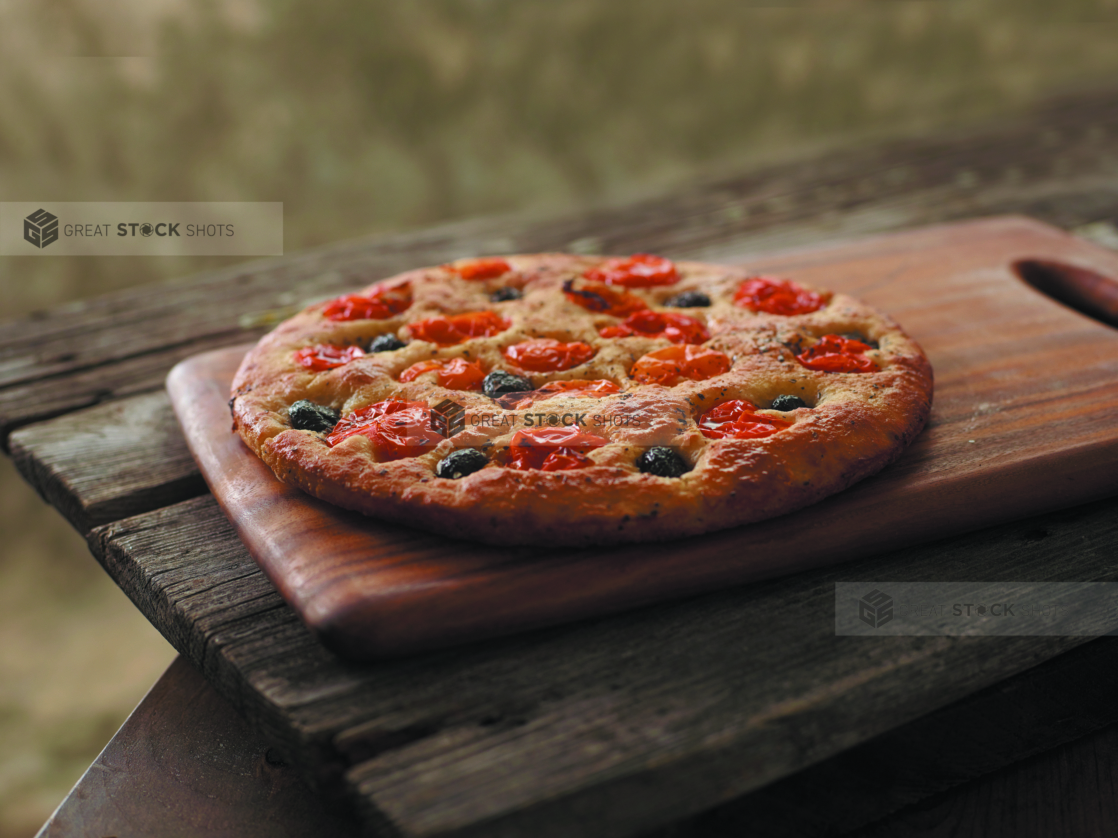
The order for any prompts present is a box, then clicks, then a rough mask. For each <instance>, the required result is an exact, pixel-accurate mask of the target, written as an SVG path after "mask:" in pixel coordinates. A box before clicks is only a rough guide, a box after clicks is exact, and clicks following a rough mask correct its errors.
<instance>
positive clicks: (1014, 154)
mask: <svg viewBox="0 0 1118 838" xmlns="http://www.w3.org/2000/svg"><path fill="white" fill-rule="evenodd" d="M1116 157H1118V91H1116V90H1104V91H1100V92H1093V93H1080V94H1077V95H1074V96H1067V97H1062V98H1058V99H1055V100H1053V101H1052V102H1050V103H1048V104H1047V105H1045V106H1043V107H1040V108H1037V109H1036V110H1035V111H1033V112H1032V113H1030V114H1028V115H1026V116H1025V117H1023V118H1021V119H1019V120H1012V121H1007V122H1003V123H1001V124H999V125H997V126H996V127H992V128H989V129H983V130H978V131H969V132H964V133H956V134H946V135H943V134H941V135H938V136H934V137H929V138H926V139H920V140H906V141H901V142H890V143H886V144H878V145H875V146H872V147H869V148H860V149H857V150H845V151H838V152H833V153H830V154H827V155H823V156H812V157H810V158H805V159H801V160H795V161H791V162H789V163H786V164H783V165H780V166H775V167H769V168H767V169H765V170H763V171H757V172H751V173H746V174H743V175H736V176H728V177H723V178H718V179H711V180H709V181H706V182H703V183H700V184H697V185H695V186H692V187H688V188H687V189H682V190H674V191H672V192H670V193H668V194H665V195H660V196H654V197H651V198H647V199H644V200H641V201H631V202H627V203H625V204H622V205H618V206H613V207H604V208H599V209H597V210H594V211H582V212H579V213H576V214H571V215H566V216H561V217H548V218H541V217H536V218H532V217H524V216H516V217H508V218H495V219H485V220H480V221H469V222H462V223H457V224H450V225H445V226H442V227H437V228H433V229H429V230H423V231H419V232H415V233H407V234H399V235H393V236H386V237H385V236H382V237H376V238H369V239H364V240H357V241H353V242H345V243H341V244H338V245H332V246H330V247H328V248H323V249H321V250H317V251H312V252H308V253H303V254H298V255H294V256H289V257H285V258H284V259H281V260H270V261H263V262H255V263H251V264H247V265H241V266H237V267H234V268H230V269H226V270H221V271H216V272H213V273H209V274H205V275H200V276H196V277H192V278H191V280H190V281H189V282H173V283H165V284H161V285H155V286H149V287H146V288H140V289H135V290H131V291H127V292H123V293H120V294H115V295H112V296H108V297H104V298H100V299H96V300H89V301H84V302H79V303H75V304H72V305H69V306H66V307H64V308H61V309H56V310H53V311H50V312H44V313H40V314H38V315H35V316H33V317H29V318H25V319H23V320H20V321H16V322H13V323H7V324H5V325H4V327H3V330H2V331H0V442H6V439H7V436H8V434H9V433H10V432H11V431H12V430H13V429H14V428H16V427H19V426H21V425H25V424H29V423H31V422H34V421H38V420H42V419H44V418H49V417H51V416H57V415H61V414H63V413H66V412H69V411H72V410H76V409H79V408H82V407H88V406H91V405H94V404H98V403H100V402H103V401H106V400H109V399H115V398H121V397H123V396H127V395H131V394H135V393H139V392H143V391H145V390H151V389H157V388H158V387H160V386H161V384H162V380H163V376H164V374H165V372H166V371H167V370H168V369H170V368H171V366H173V365H174V363H176V362H177V361H179V360H181V359H182V358H184V357H187V356H189V355H193V354H196V353H198V352H201V351H204V350H206V349H211V348H215V347H218V346H225V345H232V344H236V343H239V342H243V341H244V340H246V339H249V338H252V337H254V336H257V335H259V334H260V332H261V331H262V326H264V325H266V324H268V323H271V322H274V321H275V319H276V318H277V317H280V316H282V315H283V313H285V312H288V311H291V310H292V308H293V307H294V308H299V307H301V304H302V303H304V302H305V301H307V300H308V299H310V298H315V297H319V296H323V295H328V294H332V293H335V292H337V291H339V290H342V289H347V288H352V287H358V286H361V285H363V284H367V283H368V282H369V281H372V280H373V279H376V278H379V277H384V276H390V275H392V274H394V273H396V272H398V271H401V270H404V269H407V268H413V267H417V266H421V265H428V264H435V263H438V262H442V261H446V260H449V259H453V258H458V257H461V256H468V255H474V254H479V253H500V252H506V253H507V252H536V251H543V250H573V251H577V252H622V253H623V252H633V251H640V250H653V251H658V252H663V253H665V254H667V255H670V256H675V257H681V258H682V257H689V258H696V259H708V260H710V261H720V260H730V259H736V258H741V257H742V256H744V255H745V254H747V253H751V252H758V251H761V250H774V249H778V248H784V247H793V246H800V245H805V244H811V243H818V242H820V241H826V240H834V239H841V238H849V237H851V236H854V235H864V234H867V233H873V232H880V231H884V230H892V229H898V228H902V227H906V226H916V225H920V224H929V223H933V222H938V221H946V220H951V219H960V218H969V217H974V216H978V215H989V214H994V213H1005V212H1021V213H1026V214H1029V215H1032V216H1035V217H1037V218H1041V219H1044V220H1046V221H1050V222H1052V223H1054V224H1058V225H1061V226H1066V227H1074V226H1076V225H1079V224H1083V223H1085V222H1089V221H1096V220H1099V219H1113V220H1118V167H1116V166H1115V162H1114V161H1115V159H1116ZM76 336H80V340H76V339H75V337H76Z"/></svg>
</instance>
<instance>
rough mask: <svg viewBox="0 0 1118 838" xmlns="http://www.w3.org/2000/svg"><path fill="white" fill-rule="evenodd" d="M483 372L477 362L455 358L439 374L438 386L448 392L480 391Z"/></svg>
mask: <svg viewBox="0 0 1118 838" xmlns="http://www.w3.org/2000/svg"><path fill="white" fill-rule="evenodd" d="M484 380H485V370H483V369H482V368H481V364H480V363H478V362H477V361H467V360H466V359H465V358H455V359H454V360H452V361H451V362H450V363H448V364H446V365H445V366H444V367H443V368H442V370H441V371H440V372H439V384H440V385H441V386H443V387H446V388H447V389H448V390H480V389H481V382H482V381H484Z"/></svg>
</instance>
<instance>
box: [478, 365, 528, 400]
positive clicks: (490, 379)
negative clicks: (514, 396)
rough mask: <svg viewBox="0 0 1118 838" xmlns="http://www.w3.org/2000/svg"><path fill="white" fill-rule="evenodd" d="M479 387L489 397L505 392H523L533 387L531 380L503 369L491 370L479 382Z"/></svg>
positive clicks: (501, 394)
mask: <svg viewBox="0 0 1118 838" xmlns="http://www.w3.org/2000/svg"><path fill="white" fill-rule="evenodd" d="M481 389H482V391H483V392H484V393H485V395H487V396H489V398H491V399H495V398H497V397H498V396H503V395H505V394H506V393H523V392H524V391H526V390H532V389H534V388H533V387H532V382H531V381H529V380H528V379H527V378H525V377H524V376H522V375H513V374H512V373H511V372H505V371H504V370H493V372H491V373H489V375H487V376H485V380H483V381H482V382H481Z"/></svg>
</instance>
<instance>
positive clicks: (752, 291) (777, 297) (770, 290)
mask: <svg viewBox="0 0 1118 838" xmlns="http://www.w3.org/2000/svg"><path fill="white" fill-rule="evenodd" d="M825 303H826V300H824V299H823V297H822V296H821V295H819V294H816V293H815V292H814V291H808V290H807V289H806V288H801V287H800V286H799V285H797V284H796V283H794V282H792V281H791V280H788V279H777V278H776V277H771V276H754V277H750V278H749V279H747V280H746V281H745V282H743V283H742V284H741V285H739V286H738V290H737V292H736V293H735V294H734V305H738V306H742V307H743V308H748V309H751V310H753V311H763V312H765V313H766V314H786V315H792V314H810V313H811V312H813V311H818V310H819V309H821V308H823V306H824V304H825Z"/></svg>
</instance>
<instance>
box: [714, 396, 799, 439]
mask: <svg viewBox="0 0 1118 838" xmlns="http://www.w3.org/2000/svg"><path fill="white" fill-rule="evenodd" d="M791 424H792V423H791V422H789V421H788V420H787V419H779V418H777V417H775V416H761V415H759V414H758V413H757V407H756V406H755V405H753V404H751V403H750V402H747V401H743V400H741V399H733V400H732V401H728V402H722V404H720V405H718V406H717V407H714V408H712V409H711V410H708V411H707V412H706V413H704V414H703V415H702V416H700V417H699V430H700V431H701V432H702V434H703V436H705V437H706V438H707V439H759V438H760V437H765V436H772V435H773V434H775V433H776V432H777V431H782V430H784V429H785V428H787V427H789V426H790V425H791Z"/></svg>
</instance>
